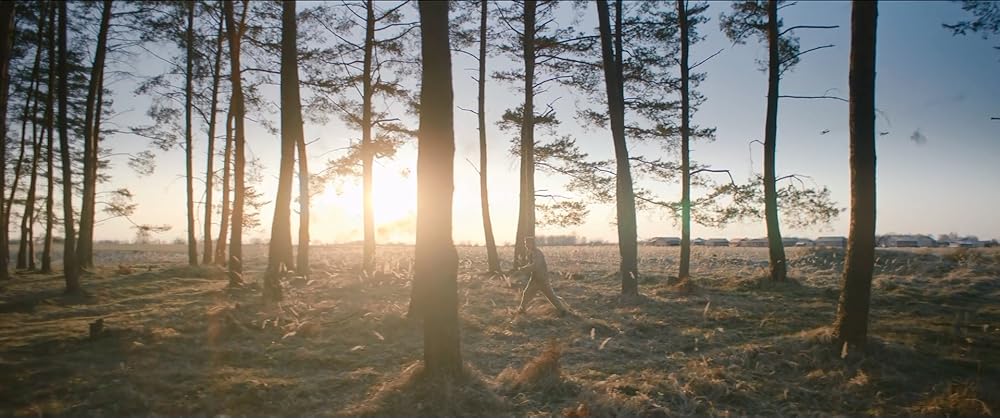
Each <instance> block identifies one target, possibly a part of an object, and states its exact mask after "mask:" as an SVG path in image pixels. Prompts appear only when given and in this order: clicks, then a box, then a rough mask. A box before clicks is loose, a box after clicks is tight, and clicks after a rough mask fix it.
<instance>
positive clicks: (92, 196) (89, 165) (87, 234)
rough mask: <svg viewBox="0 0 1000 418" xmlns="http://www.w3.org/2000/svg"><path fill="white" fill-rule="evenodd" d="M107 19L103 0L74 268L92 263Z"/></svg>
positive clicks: (85, 140)
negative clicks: (75, 265) (76, 263)
mask: <svg viewBox="0 0 1000 418" xmlns="http://www.w3.org/2000/svg"><path fill="white" fill-rule="evenodd" d="M110 22H111V0H104V9H103V12H102V14H101V26H100V29H99V30H98V33H97V49H96V51H95V52H94V64H93V67H91V71H90V88H89V89H88V91H87V102H86V108H85V110H84V111H85V112H86V113H85V115H84V131H83V199H82V200H81V207H80V237H79V242H78V243H77V247H76V258H77V262H78V263H79V264H78V265H77V267H78V268H81V269H82V268H92V267H94V213H95V210H96V203H97V165H98V160H97V159H98V155H97V152H98V149H99V146H98V140H99V139H98V137H99V136H100V132H99V128H98V126H100V125H99V122H98V120H100V117H101V108H102V106H101V100H99V99H100V98H101V97H102V92H103V90H104V61H105V57H106V56H107V44H108V28H109V24H110Z"/></svg>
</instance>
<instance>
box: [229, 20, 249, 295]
mask: <svg viewBox="0 0 1000 418" xmlns="http://www.w3.org/2000/svg"><path fill="white" fill-rule="evenodd" d="M243 7H244V14H245V12H246V8H247V7H249V5H248V4H247V1H244V2H243ZM223 11H224V13H225V15H226V29H227V32H228V34H229V51H230V54H231V55H232V58H231V59H230V67H231V76H230V78H231V80H232V83H233V93H232V95H233V98H232V100H233V106H234V109H235V110H236V112H235V113H236V114H235V118H236V129H235V132H234V133H235V135H234V147H233V148H234V152H235V161H234V167H233V170H234V173H233V177H234V180H233V183H234V184H233V189H234V196H233V212H232V213H233V216H232V220H231V222H232V232H231V233H230V236H231V238H230V241H229V265H228V267H229V268H228V270H229V283H230V285H233V286H240V285H242V284H243V202H244V198H245V194H246V184H245V182H244V174H245V172H244V171H245V169H246V168H245V167H246V155H245V148H246V128H245V125H244V116H245V115H246V107H245V105H244V103H243V82H242V80H241V79H240V37H241V36H242V32H243V30H242V28H237V27H236V22H235V19H234V18H233V3H232V2H229V1H226V2H223ZM241 21H242V19H241ZM241 23H242V22H241ZM241 26H242V25H241Z"/></svg>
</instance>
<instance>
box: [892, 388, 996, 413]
mask: <svg viewBox="0 0 1000 418" xmlns="http://www.w3.org/2000/svg"><path fill="white" fill-rule="evenodd" d="M939 386H944V387H943V388H935V389H937V390H934V391H933V392H932V394H928V395H929V396H930V397H928V398H927V399H924V400H921V401H920V402H918V403H917V404H916V405H914V406H913V407H911V408H909V413H911V414H913V415H924V416H963V417H971V416H993V411H992V410H991V409H990V407H989V405H987V403H986V402H985V401H984V400H982V399H981V398H983V397H984V395H986V393H984V392H983V391H982V390H980V388H979V387H978V386H977V385H976V384H975V383H974V382H970V381H962V382H949V383H947V384H941V385H939ZM934 392H936V394H933V393H934ZM993 395H994V396H996V393H995V392H994V393H993Z"/></svg>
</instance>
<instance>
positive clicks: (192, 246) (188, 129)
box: [184, 1, 198, 266]
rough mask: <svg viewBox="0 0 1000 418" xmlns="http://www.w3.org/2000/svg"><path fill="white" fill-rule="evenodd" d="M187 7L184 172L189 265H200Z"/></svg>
mask: <svg viewBox="0 0 1000 418" xmlns="http://www.w3.org/2000/svg"><path fill="white" fill-rule="evenodd" d="M185 6H186V7H187V9H188V10H187V11H188V13H187V31H186V34H185V38H186V41H185V48H187V68H186V69H185V72H184V173H185V177H186V179H185V180H187V182H186V183H187V184H186V186H187V187H186V190H187V202H186V203H187V250H188V265H191V266H196V265H198V242H197V241H198V239H197V238H195V231H194V137H193V132H192V128H193V127H192V125H193V122H192V120H191V118H192V113H193V111H194V104H193V101H194V6H195V3H194V2H193V1H189V2H185Z"/></svg>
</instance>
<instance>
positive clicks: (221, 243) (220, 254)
mask: <svg viewBox="0 0 1000 418" xmlns="http://www.w3.org/2000/svg"><path fill="white" fill-rule="evenodd" d="M225 141H226V143H225V145H224V146H223V154H224V155H223V157H222V208H221V212H222V213H220V214H219V239H217V240H216V242H215V264H218V265H220V266H221V265H225V264H226V238H227V234H228V233H229V218H230V216H231V214H230V213H229V212H230V208H231V207H232V206H231V205H230V204H229V196H230V194H232V190H230V178H229V177H230V176H231V175H232V171H233V170H232V156H233V106H232V99H231V98H230V104H229V111H228V112H226V139H225Z"/></svg>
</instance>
